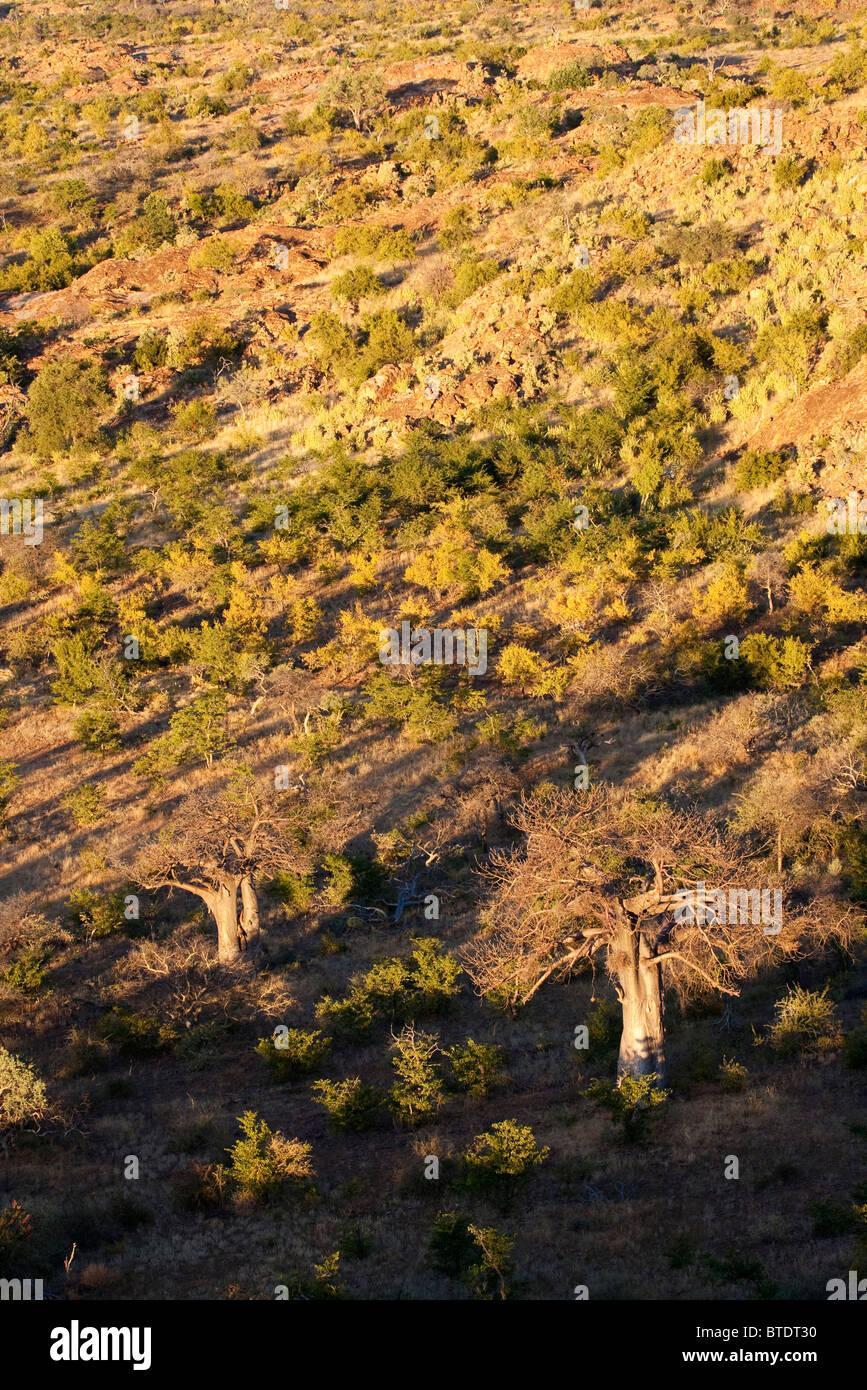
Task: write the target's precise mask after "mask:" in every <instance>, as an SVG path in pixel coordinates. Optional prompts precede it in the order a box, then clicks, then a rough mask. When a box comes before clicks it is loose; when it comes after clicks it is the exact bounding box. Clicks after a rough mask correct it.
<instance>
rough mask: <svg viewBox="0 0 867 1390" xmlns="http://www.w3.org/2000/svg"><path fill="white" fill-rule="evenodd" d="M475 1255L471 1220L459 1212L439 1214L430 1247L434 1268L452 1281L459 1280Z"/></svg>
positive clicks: (429, 1251)
mask: <svg viewBox="0 0 867 1390" xmlns="http://www.w3.org/2000/svg"><path fill="white" fill-rule="evenodd" d="M475 1253H476V1243H475V1241H474V1240H473V1237H472V1236H471V1235H470V1225H469V1218H468V1217H466V1216H463V1215H462V1214H461V1213H460V1212H457V1211H440V1212H438V1213H437V1215H436V1216H435V1218H434V1223H433V1230H432V1231H431V1238H430V1243H429V1245H428V1258H429V1260H430V1263H431V1265H432V1267H433V1268H434V1269H435V1270H437V1271H438V1272H439V1273H440V1274H445V1275H447V1276H448V1277H449V1278H450V1279H459V1278H460V1277H461V1275H462V1274H464V1273H465V1271H466V1269H467V1268H468V1266H469V1264H470V1262H471V1260H472V1259H473V1257H474V1255H475Z"/></svg>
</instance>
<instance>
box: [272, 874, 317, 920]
mask: <svg viewBox="0 0 867 1390" xmlns="http://www.w3.org/2000/svg"><path fill="white" fill-rule="evenodd" d="M268 886H269V891H270V892H271V893H273V895H274V897H275V898H277V899H278V900H279V901H280V902H281V903H285V905H286V907H289V908H291V909H292V910H293V911H295V912H306V911H307V909H308V908H309V907H310V905H311V903H312V902H313V879H312V878H311V876H310V875H309V874H296V873H291V872H290V871H289V870H288V869H283V870H281V871H280V873H278V874H275V875H274V878H273V879H272V880H271V882H270V884H269V885H268Z"/></svg>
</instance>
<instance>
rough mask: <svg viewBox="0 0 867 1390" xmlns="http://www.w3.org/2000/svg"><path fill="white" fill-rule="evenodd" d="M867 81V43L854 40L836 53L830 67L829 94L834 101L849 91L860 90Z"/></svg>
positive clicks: (827, 89)
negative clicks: (840, 51)
mask: <svg viewBox="0 0 867 1390" xmlns="http://www.w3.org/2000/svg"><path fill="white" fill-rule="evenodd" d="M865 83H867V45H865V44H863V43H858V42H856V41H854V40H853V41H852V42H851V43H850V44H849V47H848V48H846V49H845V50H844V51H843V52H842V53H837V54H835V56H834V58H833V60H832V62H831V66H830V67H829V69H828V86H827V88H826V91H827V94H828V96H829V97H830V99H831V100H832V101H834V100H836V99H837V98H838V97H841V96H844V95H845V94H846V93H847V92H858V91H860V90H861V88H862V87H863V86H864V85H865Z"/></svg>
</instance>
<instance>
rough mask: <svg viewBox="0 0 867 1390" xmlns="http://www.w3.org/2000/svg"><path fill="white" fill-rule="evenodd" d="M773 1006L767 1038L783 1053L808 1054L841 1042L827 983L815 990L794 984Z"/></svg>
mask: <svg viewBox="0 0 867 1390" xmlns="http://www.w3.org/2000/svg"><path fill="white" fill-rule="evenodd" d="M774 1008H775V1010H776V1013H777V1020H776V1022H775V1023H773V1024H772V1025H771V1027H770V1028H769V1030H768V1040H769V1042H770V1044H771V1047H772V1048H773V1049H774V1051H775V1052H778V1053H779V1054H780V1055H781V1056H782V1057H793V1056H805V1055H806V1056H809V1055H813V1054H815V1053H817V1052H826V1051H828V1049H829V1048H835V1047H839V1046H840V1043H841V1042H842V1039H841V1037H840V1033H839V1029H838V1026H837V1017H836V1009H835V1007H834V1003H833V1001H832V1000H831V999H829V998H828V986H827V985H826V986H825V988H824V989H822V990H818V991H817V990H808V989H803V988H802V987H801V986H800V985H793V986H792V987H791V988H790V989H789V990H788V991H787V992H786V994H785V996H784V998H782V999H779V1000H778V1001H777V1003H776V1004H775V1005H774Z"/></svg>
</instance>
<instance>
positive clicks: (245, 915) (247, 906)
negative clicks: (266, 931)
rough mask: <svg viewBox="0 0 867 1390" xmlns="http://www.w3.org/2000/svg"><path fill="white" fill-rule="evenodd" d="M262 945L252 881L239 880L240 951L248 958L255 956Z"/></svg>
mask: <svg viewBox="0 0 867 1390" xmlns="http://www.w3.org/2000/svg"><path fill="white" fill-rule="evenodd" d="M261 945H262V931H261V928H260V926H259V903H258V900H257V898H256V890H255V888H254V887H253V883H252V880H251V879H249V878H247V877H244V878H242V879H241V950H242V951H244V953H245V954H246V955H248V956H252V955H256V953H257V952H258V951H259V948H260V947H261Z"/></svg>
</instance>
